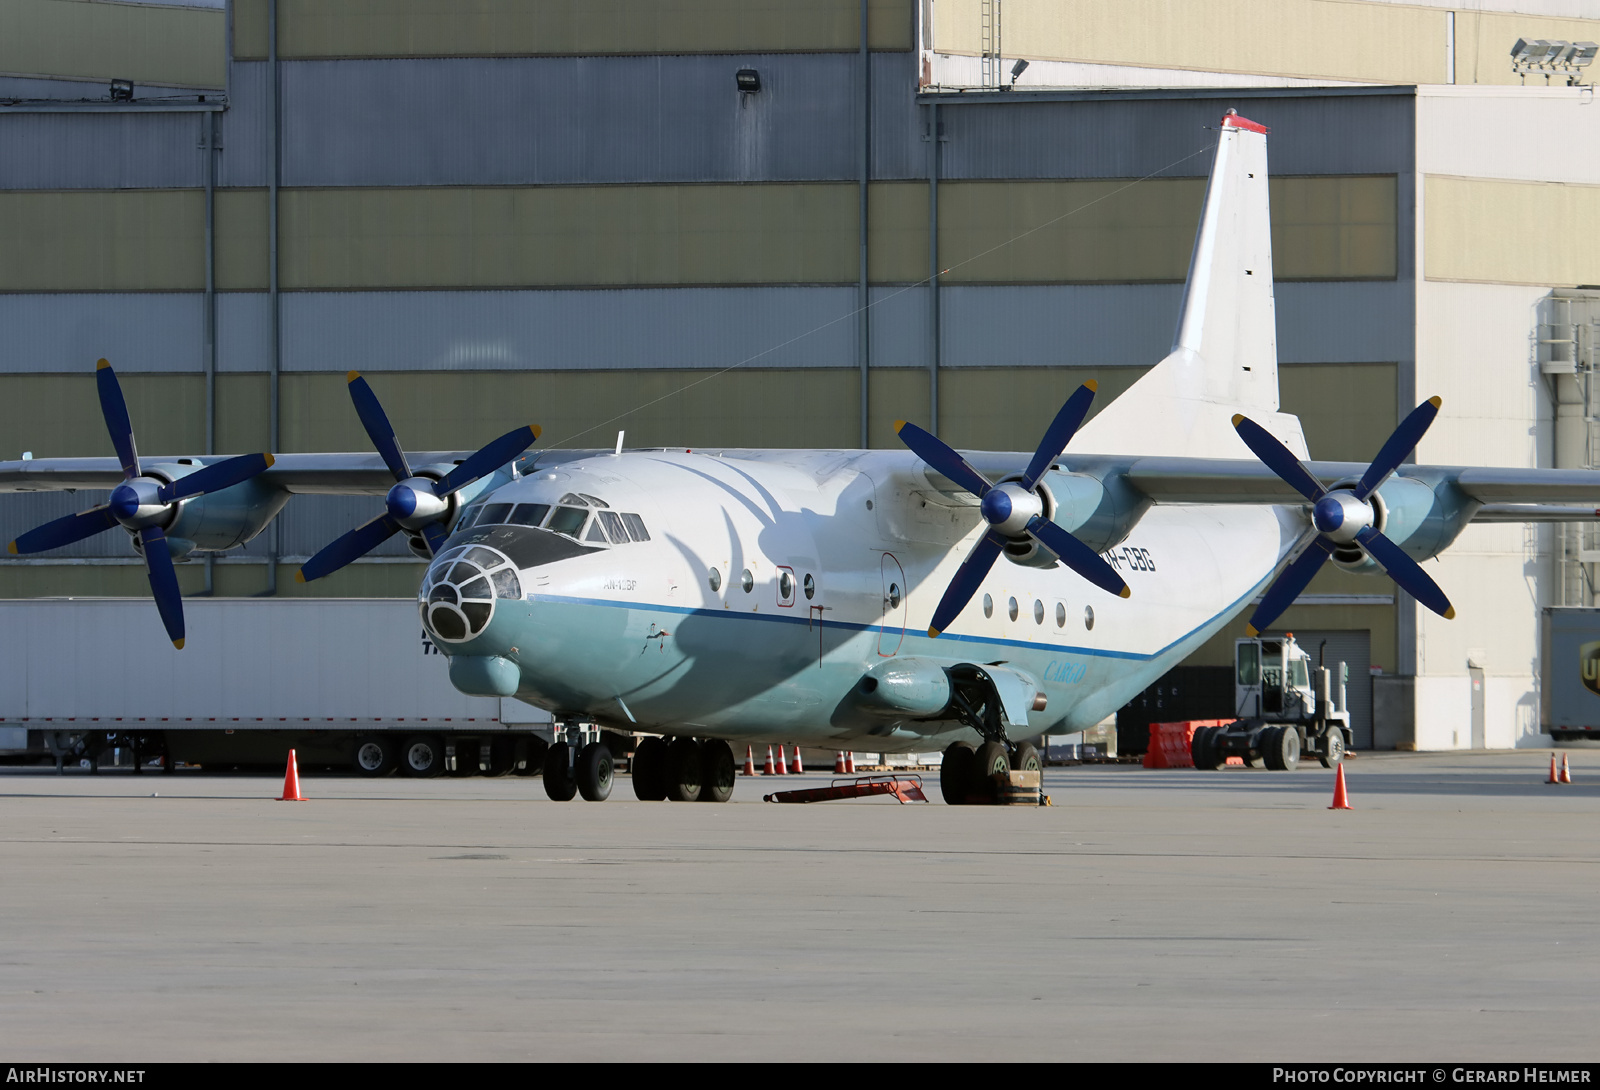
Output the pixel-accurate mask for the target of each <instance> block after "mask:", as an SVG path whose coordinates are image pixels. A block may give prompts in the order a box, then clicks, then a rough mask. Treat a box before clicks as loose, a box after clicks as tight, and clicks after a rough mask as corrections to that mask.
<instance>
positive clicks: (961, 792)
mask: <svg viewBox="0 0 1600 1090" xmlns="http://www.w3.org/2000/svg"><path fill="white" fill-rule="evenodd" d="M1043 767H1044V762H1043V761H1041V760H1040V759H1039V751H1038V750H1036V749H1034V748H1033V746H1032V745H1031V744H1030V743H1028V742H1022V743H1020V744H1018V745H1008V744H1007V743H1006V742H1004V741H1001V740H999V739H991V740H989V741H987V742H984V743H983V744H982V745H981V746H979V747H978V748H977V749H976V750H974V749H973V748H972V747H971V746H969V745H967V743H965V742H952V743H951V744H950V745H949V746H948V747H946V749H945V751H944V760H943V761H941V762H940V764H939V793H940V794H941V795H943V796H944V801H945V802H946V803H947V804H949V805H951V806H968V805H982V804H986V803H994V802H998V801H1000V791H1001V786H1000V785H1001V784H1003V783H1004V782H1005V778H1006V774H1007V773H1008V772H1039V771H1041V770H1042V769H1043Z"/></svg>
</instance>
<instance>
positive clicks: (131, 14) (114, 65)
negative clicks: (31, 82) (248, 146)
mask: <svg viewBox="0 0 1600 1090" xmlns="http://www.w3.org/2000/svg"><path fill="white" fill-rule="evenodd" d="M225 37H226V28H225V20H224V16H223V13H222V11H221V10H218V9H213V8H194V7H176V6H175V7H156V6H150V5H144V4H105V3H84V2H83V0H5V3H3V4H0V72H6V73H10V74H15V75H27V76H66V77H69V78H82V79H97V80H107V81H109V80H112V79H131V80H133V81H134V83H135V84H139V83H163V84H176V85H178V86H184V87H208V88H209V87H221V86H222V85H223V84H224V82H225V78H224V75H223V70H224V67H225V61H226V58H225V54H224V39H225Z"/></svg>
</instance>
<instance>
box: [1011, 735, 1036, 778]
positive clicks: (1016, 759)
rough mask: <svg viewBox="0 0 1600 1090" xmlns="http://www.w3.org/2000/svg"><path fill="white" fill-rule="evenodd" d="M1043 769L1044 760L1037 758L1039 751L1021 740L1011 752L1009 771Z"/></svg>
mask: <svg viewBox="0 0 1600 1090" xmlns="http://www.w3.org/2000/svg"><path fill="white" fill-rule="evenodd" d="M1043 769H1044V762H1043V761H1041V760H1040V759H1039V751H1038V750H1037V749H1034V748H1033V745H1032V744H1031V743H1028V742H1023V743H1022V744H1021V745H1020V746H1018V747H1017V748H1016V749H1014V750H1012V752H1011V771H1013V772H1040V771H1043Z"/></svg>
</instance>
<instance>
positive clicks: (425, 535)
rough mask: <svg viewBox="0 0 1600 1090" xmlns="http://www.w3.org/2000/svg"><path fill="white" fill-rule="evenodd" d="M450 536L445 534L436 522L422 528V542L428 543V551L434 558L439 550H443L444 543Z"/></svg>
mask: <svg viewBox="0 0 1600 1090" xmlns="http://www.w3.org/2000/svg"><path fill="white" fill-rule="evenodd" d="M449 537H450V535H449V534H447V533H445V529H444V527H443V526H440V525H439V524H438V523H437V522H430V523H428V525H426V526H424V527H423V528H422V540H424V541H426V542H427V543H428V551H429V552H430V553H432V554H433V555H434V556H438V555H439V550H440V549H442V548H444V543H445V542H446V541H447V540H449Z"/></svg>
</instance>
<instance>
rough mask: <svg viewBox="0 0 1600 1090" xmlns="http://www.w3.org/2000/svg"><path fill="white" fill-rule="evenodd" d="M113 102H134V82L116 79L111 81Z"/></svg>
mask: <svg viewBox="0 0 1600 1090" xmlns="http://www.w3.org/2000/svg"><path fill="white" fill-rule="evenodd" d="M111 101H112V102H132V101H133V81H132V80H131V79H114V80H112V81H111Z"/></svg>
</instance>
